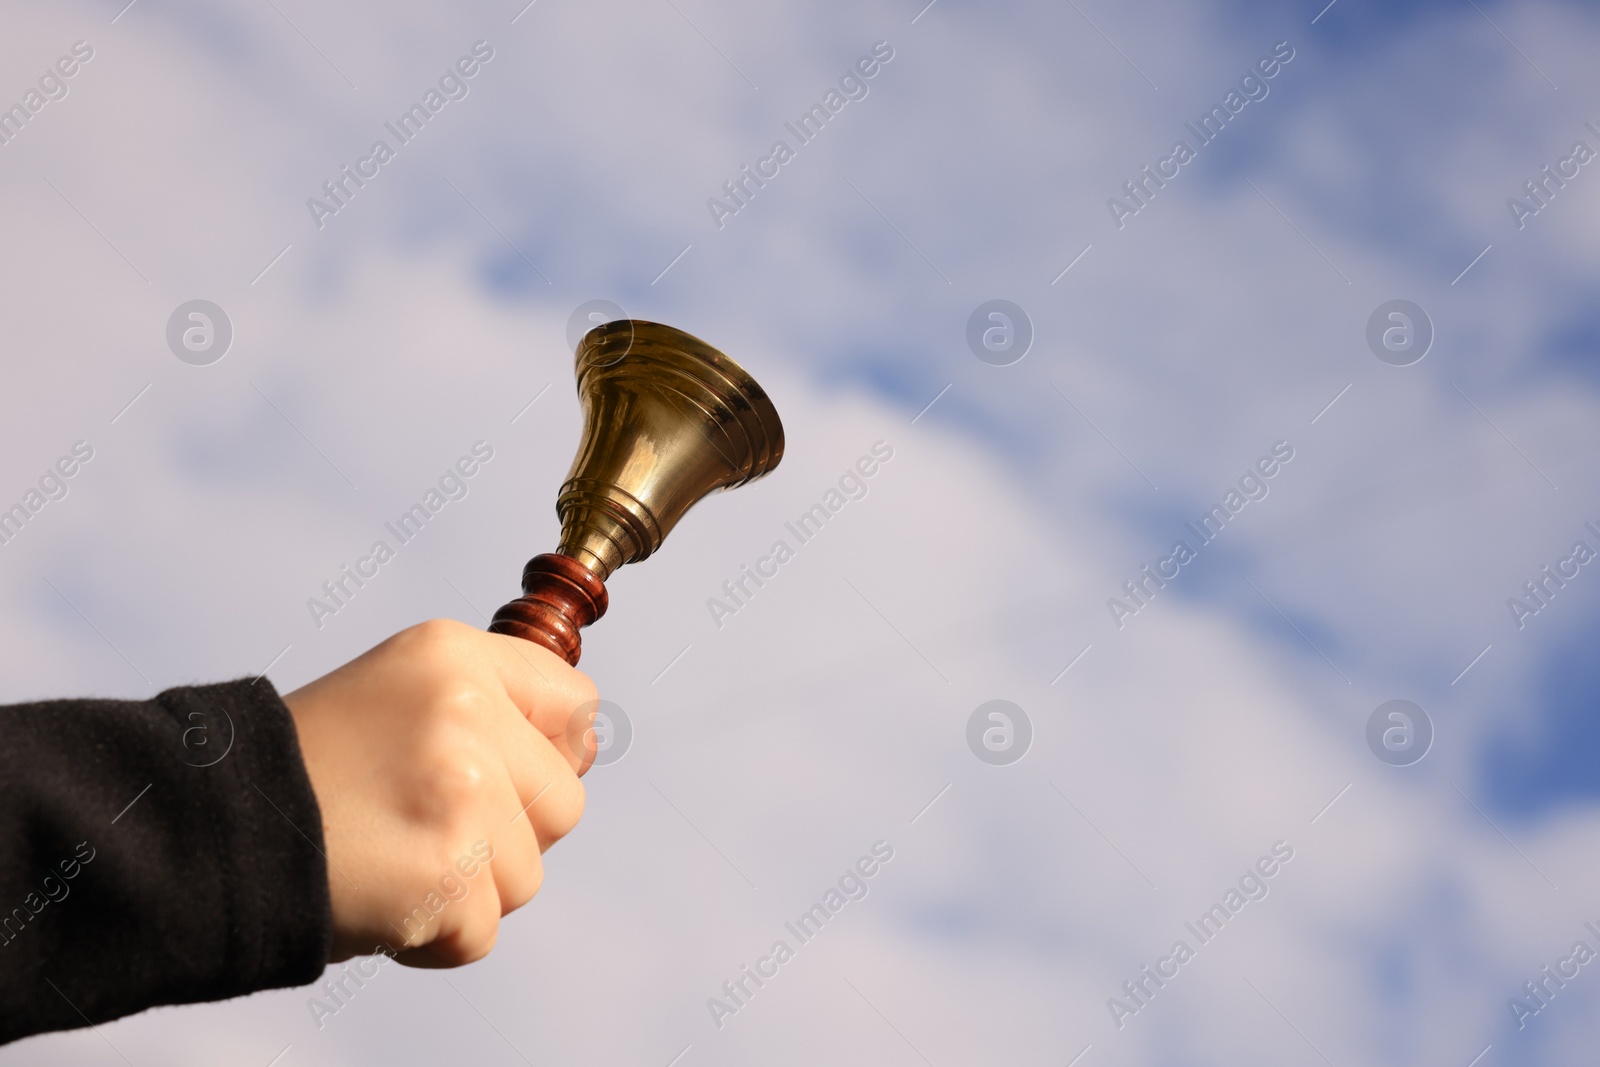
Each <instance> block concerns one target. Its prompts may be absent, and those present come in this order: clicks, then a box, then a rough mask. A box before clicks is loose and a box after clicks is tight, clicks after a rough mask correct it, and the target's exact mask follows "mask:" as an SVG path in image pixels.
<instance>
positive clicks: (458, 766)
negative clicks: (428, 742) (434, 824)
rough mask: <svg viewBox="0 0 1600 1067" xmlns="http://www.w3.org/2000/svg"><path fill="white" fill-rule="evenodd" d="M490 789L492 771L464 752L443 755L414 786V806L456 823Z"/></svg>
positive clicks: (431, 762) (422, 772) (433, 760)
mask: <svg viewBox="0 0 1600 1067" xmlns="http://www.w3.org/2000/svg"><path fill="white" fill-rule="evenodd" d="M489 785H490V777H489V771H488V768H487V767H486V766H485V764H484V763H483V762H482V761H481V760H479V759H478V758H477V757H476V756H474V755H471V754H469V753H466V752H462V751H453V752H448V753H439V754H437V755H435V756H434V757H433V758H431V759H429V760H428V761H427V763H426V765H425V766H424V767H423V768H421V769H420V770H419V771H418V773H417V775H416V779H415V781H414V782H413V784H412V790H411V800H412V803H413V804H414V805H415V806H416V807H417V808H418V809H419V810H420V811H421V812H423V813H424V814H426V815H430V816H432V817H434V818H436V819H444V820H449V821H454V820H455V819H457V818H458V817H459V816H460V815H461V813H462V812H463V811H465V810H467V809H470V808H472V807H473V806H475V805H476V804H477V803H478V801H479V800H480V799H481V798H482V797H483V795H484V793H485V792H487V790H488V788H489Z"/></svg>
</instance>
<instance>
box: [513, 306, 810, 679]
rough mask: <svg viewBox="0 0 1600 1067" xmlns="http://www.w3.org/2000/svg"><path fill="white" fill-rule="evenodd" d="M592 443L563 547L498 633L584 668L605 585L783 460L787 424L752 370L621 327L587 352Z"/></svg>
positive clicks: (585, 388)
mask: <svg viewBox="0 0 1600 1067" xmlns="http://www.w3.org/2000/svg"><path fill="white" fill-rule="evenodd" d="M576 373H577V379H578V397H579V399H580V400H581V402H582V404H583V439H582V441H580V442H579V445H578V454H577V456H576V458H574V459H573V461H572V469H571V470H570V471H569V472H568V474H567V480H566V482H564V483H563V484H562V486H561V492H560V494H559V495H558V496H557V498H556V514H557V515H559V516H560V518H561V543H560V546H559V547H558V548H557V549H556V551H555V552H546V553H544V554H542V555H538V556H535V557H534V558H533V559H531V560H529V561H528V565H527V566H526V567H524V568H523V571H522V592H523V595H522V596H520V597H518V598H517V599H516V600H513V601H511V602H510V603H509V604H506V605H505V606H504V607H502V608H501V609H500V610H499V611H497V612H495V614H494V620H493V621H492V622H491V623H490V624H489V629H490V631H492V632H494V633H501V634H510V635H512V636H514V637H521V638H523V639H525V640H528V641H533V642H536V643H538V644H540V645H543V646H544V647H545V648H548V649H549V650H550V651H552V652H554V653H555V654H556V655H558V656H561V657H562V658H564V659H565V660H566V661H567V662H568V663H571V664H576V663H577V662H578V657H579V655H580V654H581V651H582V641H581V639H580V637H579V634H578V631H579V630H580V629H581V628H582V627H584V626H587V625H589V624H590V623H592V622H594V620H596V619H598V618H599V617H600V616H601V615H604V614H605V611H606V607H607V605H608V603H609V598H608V596H607V594H606V587H605V580H606V579H607V578H608V577H610V576H611V574H612V572H613V571H615V570H616V569H617V568H618V567H620V566H622V565H623V564H625V563H633V562H636V561H638V560H641V559H644V558H646V557H648V556H649V555H650V553H652V552H654V551H655V550H656V549H657V548H659V547H660V545H661V542H662V540H663V539H665V538H666V536H667V534H669V533H671V532H672V528H673V527H674V526H676V525H677V524H678V520H679V519H681V518H683V515H684V512H686V511H688V510H689V509H690V508H691V507H693V506H694V504H695V502H696V501H698V500H700V499H701V498H702V497H704V496H706V495H708V494H710V493H712V492H714V491H716V490H719V489H732V488H734V487H735V486H739V485H743V484H744V483H745V482H748V481H751V480H752V479H755V478H759V477H761V476H762V475H763V474H766V473H767V472H768V471H770V470H772V469H773V468H774V467H776V466H777V465H778V462H779V461H780V460H782V459H783V424H782V422H780V421H779V419H778V412H777V409H776V408H774V407H773V406H772V401H771V400H770V399H769V398H768V397H767V394H766V391H765V390H763V389H762V388H761V386H759V385H757V384H756V381H755V379H754V378H752V377H750V375H749V374H748V373H746V371H745V370H744V368H742V367H740V366H739V365H738V364H737V363H735V362H734V361H733V360H731V359H729V358H728V357H727V356H725V355H723V354H722V353H721V352H719V351H717V350H716V349H715V348H712V347H711V346H710V345H708V344H706V343H705V342H704V341H702V340H700V339H699V338H697V337H692V336H690V335H689V334H686V333H684V332H683V331H682V330H675V329H673V328H672V327H671V326H663V325H661V324H660V323H655V322H642V321H639V320H636V319H619V320H617V321H616V322H608V323H606V324H605V325H603V326H596V327H595V328H594V329H592V330H590V331H589V332H588V333H587V334H585V335H584V337H583V340H582V341H581V342H579V344H578V351H577V362H576Z"/></svg>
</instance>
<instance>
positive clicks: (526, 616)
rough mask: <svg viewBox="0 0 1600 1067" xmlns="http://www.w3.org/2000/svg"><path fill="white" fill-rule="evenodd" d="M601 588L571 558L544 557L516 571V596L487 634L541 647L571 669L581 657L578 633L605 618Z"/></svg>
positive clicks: (606, 600) (606, 599)
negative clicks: (519, 579) (518, 592)
mask: <svg viewBox="0 0 1600 1067" xmlns="http://www.w3.org/2000/svg"><path fill="white" fill-rule="evenodd" d="M610 602H611V598H610V597H609V596H608V595H607V594H606V586H605V583H604V582H602V581H601V580H600V579H599V578H597V577H595V575H594V572H593V571H591V570H589V568H588V567H585V566H584V565H583V564H581V563H579V562H578V561H577V560H575V559H573V558H572V557H571V556H563V555H561V554H559V553H556V552H546V553H544V554H542V555H538V556H534V557H533V558H532V559H530V560H529V561H528V565H527V566H526V567H524V568H522V596H520V597H518V598H517V599H515V600H513V601H511V603H509V604H506V605H505V606H504V607H502V608H501V609H500V610H499V611H497V612H495V613H494V619H493V621H491V622H490V623H489V632H490V633H496V634H509V635H510V636H512V637H520V638H522V639H523V640H524V641H532V642H533V643H534V644H536V645H542V646H544V647H545V648H548V649H549V650H550V651H551V652H554V653H555V654H556V655H558V656H560V657H561V658H562V659H564V660H566V661H567V662H568V663H570V664H572V665H573V666H574V667H576V666H577V665H578V657H579V656H581V655H582V654H583V639H582V637H581V636H580V635H579V633H578V631H579V630H580V629H582V628H583V627H585V626H588V625H589V624H590V623H592V622H594V621H595V620H596V619H598V618H599V617H600V616H602V615H604V614H605V613H606V608H607V607H608V606H609V605H610Z"/></svg>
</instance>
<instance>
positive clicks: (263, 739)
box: [0, 679, 333, 1043]
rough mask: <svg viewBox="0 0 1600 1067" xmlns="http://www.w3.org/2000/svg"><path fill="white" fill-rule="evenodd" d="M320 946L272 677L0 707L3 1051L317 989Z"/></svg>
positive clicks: (319, 841) (314, 871) (296, 786)
mask: <svg viewBox="0 0 1600 1067" xmlns="http://www.w3.org/2000/svg"><path fill="white" fill-rule="evenodd" d="M332 937H333V922H332V911H331V908H330V905H329V900H328V876H327V860H326V858H325V856H324V854H323V838H322V818H321V813H320V811H319V810H318V808H317V801H316V796H315V795H314V794H313V793H312V791H311V781H310V779H309V778H308V777H307V775H306V770H305V764H304V762H303V761H302V759H301V756H300V745H299V741H298V739H297V737H296V734H295V728H294V721H293V720H292V719H291V718H290V715H289V709H288V708H286V707H285V706H284V704H283V701H282V700H281V699H279V697H278V694H277V692H276V691H275V690H274V689H273V688H272V684H271V683H270V682H268V681H267V680H265V679H260V680H258V681H255V682H251V681H249V680H240V681H236V682H226V683H222V684H220V685H204V686H194V687H188V688H179V689H169V690H167V691H166V692H163V693H161V694H160V695H159V696H157V697H156V698H155V699H154V700H149V701H142V702H135V701H117V700H56V701H48V702H44V703H39V704H19V705H13V706H9V707H0V1043H3V1042H7V1041H14V1040H16V1039H17V1038H19V1037H25V1036H27V1035H29V1034H36V1033H41V1032H43V1031H47V1030H65V1029H70V1028H73V1027H79V1026H87V1025H89V1024H90V1023H100V1022H104V1021H106V1020H109V1019H115V1018H118V1017H120V1016H123V1015H128V1014H131V1013H133V1012H137V1011H143V1010H144V1009H146V1008H150V1007H154V1006H156V1005H159V1004H187V1003H192V1002H195V1001H202V1000H222V999H225V998H227V997H234V996H239V995H241V994H244V993H251V992H254V991H256V990H261V989H273V988H278V987H281V986H289V985H301V984H304V983H306V982H310V981H314V980H315V979H316V978H317V977H318V976H319V975H320V974H321V973H322V970H323V967H324V965H325V963H326V961H327V959H328V952H329V948H330V946H331V943H332Z"/></svg>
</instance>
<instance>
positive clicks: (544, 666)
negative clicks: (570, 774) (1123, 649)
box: [483, 634, 597, 771]
mask: <svg viewBox="0 0 1600 1067" xmlns="http://www.w3.org/2000/svg"><path fill="white" fill-rule="evenodd" d="M483 637H484V638H485V640H486V641H487V642H488V643H487V645H486V646H485V648H486V649H487V653H488V656H489V662H490V663H491V664H492V666H493V667H494V669H495V673H496V675H497V676H498V677H499V679H500V682H501V684H502V685H503V686H505V690H506V695H507V696H508V697H510V698H511V701H512V703H513V704H515V705H516V706H517V708H518V709H519V710H520V711H521V713H522V715H523V717H524V718H526V719H527V720H528V722H529V723H531V724H532V725H533V728H534V729H536V730H538V731H539V732H540V733H541V734H543V735H544V736H545V737H547V738H549V739H550V741H551V743H552V744H554V745H555V746H556V749H557V750H558V751H559V752H560V753H561V754H562V755H563V756H564V757H565V758H566V760H567V763H568V764H569V765H570V766H571V767H572V769H573V770H574V771H577V770H580V769H586V764H585V762H584V760H583V753H582V751H581V749H580V748H579V747H578V746H575V745H574V744H573V743H572V740H571V738H570V737H569V733H571V731H570V730H569V726H570V723H571V719H572V716H573V713H574V712H576V711H578V709H580V708H582V707H583V706H584V705H585V704H591V703H593V702H594V700H595V699H596V697H597V694H596V691H595V687H594V683H593V682H592V681H590V680H589V677H588V675H586V674H584V673H583V672H581V671H579V670H577V669H576V668H574V667H572V666H570V665H568V664H567V662H566V661H565V660H563V659H561V657H559V656H557V655H556V654H555V653H553V652H551V651H549V650H548V649H545V648H541V647H540V646H538V645H536V644H534V643H533V642H531V641H524V640H522V639H521V638H517V637H511V636H508V635H506V634H484V635H483Z"/></svg>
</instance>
